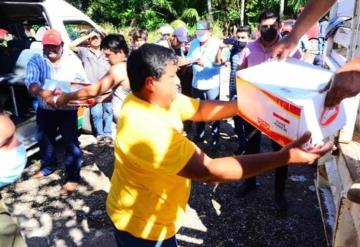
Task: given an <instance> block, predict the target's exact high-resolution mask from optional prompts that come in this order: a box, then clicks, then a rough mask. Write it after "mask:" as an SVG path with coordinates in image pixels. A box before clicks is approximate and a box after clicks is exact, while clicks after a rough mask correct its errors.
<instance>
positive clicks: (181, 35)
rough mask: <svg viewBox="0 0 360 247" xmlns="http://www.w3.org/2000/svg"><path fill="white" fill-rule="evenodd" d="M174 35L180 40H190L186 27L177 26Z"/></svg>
mask: <svg viewBox="0 0 360 247" xmlns="http://www.w3.org/2000/svg"><path fill="white" fill-rule="evenodd" d="M173 35H175V36H176V38H177V39H178V40H179V41H180V42H187V41H188V37H187V31H186V28H185V27H178V28H175V30H174V33H173Z"/></svg>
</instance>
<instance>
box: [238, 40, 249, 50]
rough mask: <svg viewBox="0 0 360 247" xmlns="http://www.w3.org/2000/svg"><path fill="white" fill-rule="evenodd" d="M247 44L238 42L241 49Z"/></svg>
mask: <svg viewBox="0 0 360 247" xmlns="http://www.w3.org/2000/svg"><path fill="white" fill-rule="evenodd" d="M246 44H247V42H246V41H238V46H239V48H241V49H242V48H244V47H245V46H246Z"/></svg>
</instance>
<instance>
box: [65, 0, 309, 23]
mask: <svg viewBox="0 0 360 247" xmlns="http://www.w3.org/2000/svg"><path fill="white" fill-rule="evenodd" d="M67 1H68V2H70V3H71V4H73V5H75V6H76V7H78V8H80V9H81V10H83V11H84V12H85V13H87V14H88V15H90V16H91V17H92V18H93V19H94V20H95V21H97V22H99V23H104V22H108V23H111V24H112V25H114V26H115V27H142V28H146V29H147V30H154V29H156V28H157V27H158V26H159V25H160V24H163V23H171V22H172V21H174V20H177V19H179V20H182V21H184V22H185V23H188V25H190V26H193V25H194V24H195V23H196V21H198V20H199V19H200V18H208V8H207V7H208V6H207V1H204V0H115V1H114V0H96V1H95V0H67ZM283 1H285V8H284V15H285V18H293V16H294V15H295V14H296V12H297V10H298V9H299V8H300V7H301V6H304V4H305V3H306V0H283ZM240 2H241V0H211V6H212V16H213V19H214V21H215V22H216V23H218V24H220V26H221V27H222V28H224V29H225V28H228V27H229V26H230V25H237V24H239V20H240V6H241V4H240ZM279 8H280V0H245V24H250V25H252V26H255V25H256V23H257V21H258V20H257V18H258V16H259V15H260V13H261V12H262V11H263V10H265V9H272V10H274V11H277V12H278V11H279Z"/></svg>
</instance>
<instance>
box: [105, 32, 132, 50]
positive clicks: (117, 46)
mask: <svg viewBox="0 0 360 247" xmlns="http://www.w3.org/2000/svg"><path fill="white" fill-rule="evenodd" d="M100 47H101V49H109V50H110V51H112V52H115V53H118V52H120V51H121V50H122V51H123V52H124V53H125V55H128V54H129V47H128V45H127V44H126V40H125V38H124V36H123V35H121V34H109V35H107V36H105V38H104V39H103V40H102V41H101V46H100Z"/></svg>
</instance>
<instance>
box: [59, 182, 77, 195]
mask: <svg viewBox="0 0 360 247" xmlns="http://www.w3.org/2000/svg"><path fill="white" fill-rule="evenodd" d="M78 185H79V183H77V182H66V183H65V184H64V185H63V187H62V188H61V191H60V195H61V196H69V195H71V194H72V193H73V192H74V191H76V189H77V187H78Z"/></svg>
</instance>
